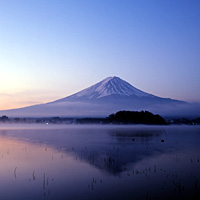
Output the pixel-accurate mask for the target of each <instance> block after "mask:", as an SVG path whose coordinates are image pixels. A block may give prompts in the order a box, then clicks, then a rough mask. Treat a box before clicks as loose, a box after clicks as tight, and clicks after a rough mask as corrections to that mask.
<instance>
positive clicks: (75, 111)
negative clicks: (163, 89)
mask: <svg viewBox="0 0 200 200" xmlns="http://www.w3.org/2000/svg"><path fill="white" fill-rule="evenodd" d="M187 106H188V103H186V102H183V101H178V100H174V99H169V98H161V97H157V96H155V95H152V94H149V93H146V92H143V91H141V90H139V89H137V88H135V87H134V86H132V85H131V84H129V83H128V82H126V81H124V80H122V79H120V78H119V77H108V78H106V79H104V80H102V81H100V82H98V83H97V84H95V85H92V86H91V87H88V88H86V89H84V90H81V91H80V92H77V93H75V94H73V95H70V96H67V97H65V98H62V99H58V100H56V101H53V102H49V103H46V104H40V105H35V106H29V107H25V108H19V109H12V110H5V111H0V115H8V116H15V117H18V116H20V117H22V116H23V117H36V116H37V117H39V116H42V117H44V116H66V117H71V116H73V117H75V116H76V117H83V116H84V117H85V116H88V117H93V116H102V117H103V116H107V115H109V114H110V113H113V112H117V111H119V110H135V111H137V110H138V111H140V110H148V111H150V112H153V113H157V114H162V115H177V114H180V111H183V110H185V111H187V108H186V107H187Z"/></svg>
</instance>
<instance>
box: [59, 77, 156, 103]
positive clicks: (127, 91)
mask: <svg viewBox="0 0 200 200" xmlns="http://www.w3.org/2000/svg"><path fill="white" fill-rule="evenodd" d="M111 95H120V96H136V97H153V95H151V94H148V93H145V92H143V91H141V90H139V89H137V88H135V87H133V86H132V85H130V84H129V83H127V82H126V81H124V80H122V79H120V78H118V77H108V78H106V79H104V80H102V81H100V82H99V83H97V84H95V85H93V86H91V87H89V88H86V89H84V90H82V91H80V92H78V93H75V94H73V95H71V96H69V97H66V98H63V99H61V100H58V101H66V100H75V101H76V100H77V99H87V100H97V99H100V98H102V97H107V96H111Z"/></svg>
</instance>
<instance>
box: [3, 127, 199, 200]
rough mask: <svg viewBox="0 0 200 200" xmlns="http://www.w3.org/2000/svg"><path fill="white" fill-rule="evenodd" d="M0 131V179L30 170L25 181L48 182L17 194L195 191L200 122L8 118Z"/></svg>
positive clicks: (153, 195) (122, 195) (194, 194)
mask: <svg viewBox="0 0 200 200" xmlns="http://www.w3.org/2000/svg"><path fill="white" fill-rule="evenodd" d="M0 138H1V141H4V142H1V143H2V145H1V146H2V149H1V148H0V150H1V152H0V153H1V154H2V158H1V162H3V163H4V165H5V166H4V165H2V166H1V168H0V170H1V171H0V176H1V179H2V180H4V179H5V182H7V183H9V181H11V180H10V178H9V177H10V174H12V176H13V177H12V178H13V179H15V180H16V179H17V180H19V178H20V177H23V179H24V180H25V179H26V178H25V177H26V176H25V174H26V173H27V171H30V173H29V178H27V180H29V179H30V180H32V181H35V180H34V178H35V179H36V178H37V181H39V182H40V184H41V186H42V188H43V187H44V188H45V189H44V188H43V194H42V195H41V194H39V193H38V196H37V195H36V194H37V192H35V191H39V190H40V189H39V188H37V187H36V186H34V187H33V188H32V190H31V188H29V193H26V192H25V191H23V192H22V191H21V192H19V194H18V195H19V196H18V197H20V198H21V199H23V198H25V197H29V195H28V194H30V193H31V191H32V192H33V193H35V195H36V196H34V195H33V197H35V198H36V197H37V198H44V197H45V198H47V196H48V199H54V198H55V197H56V198H57V199H66V198H67V197H68V199H80V198H81V199H133V198H136V199H168V198H170V199H177V198H180V199H188V198H190V199H198V198H199V192H200V190H199V189H200V183H199V179H200V173H199V167H200V163H199V159H200V147H199V142H200V127H193V126H191V127H189V126H171V127H170V126H169V127H167V126H94V125H92V126H86V125H78V126H72V125H69V126H46V127H44V126H36V125H35V126H33V127H31V126H28V125H27V126H25V125H24V126H23V127H20V126H13V127H12V125H11V126H6V127H2V128H1V130H0ZM6 143H7V146H6ZM3 144H5V145H3ZM20 144H21V145H22V146H23V148H24V150H23V151H22V147H21V146H20V147H19V145H20ZM13 145H14V146H13ZM3 146H5V147H3ZM14 148H15V150H12V149H14ZM25 148H26V149H28V150H27V151H25ZM17 149H18V150H17ZM20 149H21V150H20ZM6 151H7V152H6ZM8 152H9V153H8ZM34 152H35V153H34ZM36 152H37V153H36ZM12 156H13V157H12ZM32 156H33V157H32ZM8 158H9V159H10V160H9V159H8ZM30 158H32V159H30ZM6 159H7V160H6ZM24 166H26V167H24ZM21 168H24V172H23V171H21V170H20V169H21ZM8 169H10V171H9V172H8ZM3 171H4V172H5V171H6V173H5V176H4V177H3V176H2V173H3ZM50 172H51V173H50ZM38 173H39V174H40V175H39V178H38ZM48 174H51V176H50V175H48ZM50 180H51V181H50ZM53 180H57V182H56V183H55V182H54V181H53ZM50 182H52V183H51V185H54V187H53V186H51V187H52V188H49V189H48V190H49V192H48V190H47V188H48V187H49V185H50ZM47 183H48V184H47ZM75 183H76V184H75ZM20 184H21V186H22V187H23V186H24V184H26V183H25V182H23V180H20ZM64 186H65V187H64ZM4 187H6V186H5V185H4ZM13 187H14V188H15V187H16V186H13ZM26 187H28V186H26ZM66 187H67V188H68V190H67V191H66V190H65V189H64V188H66ZM108 188H109V189H108ZM15 189H16V188H15ZM50 189H51V190H50ZM16 190H17V189H16ZM76 190H79V193H78V194H77V192H76ZM5 191H8V190H6V189H5ZM50 191H51V193H50ZM91 192H92V193H91ZM44 193H45V195H44ZM3 194H4V195H5V196H6V193H3ZM47 194H48V195H47ZM20 195H21V196H20ZM40 195H41V196H40ZM0 197H4V196H1V195H0ZM11 197H12V196H10V198H9V199H14V198H11ZM29 199H30V198H29ZM33 199H34V198H33Z"/></svg>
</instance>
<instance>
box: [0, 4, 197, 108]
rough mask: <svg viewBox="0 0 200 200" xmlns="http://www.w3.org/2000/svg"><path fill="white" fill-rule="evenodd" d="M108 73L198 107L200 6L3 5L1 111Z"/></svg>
mask: <svg viewBox="0 0 200 200" xmlns="http://www.w3.org/2000/svg"><path fill="white" fill-rule="evenodd" d="M108 76H119V77H120V78H122V79H124V80H126V81H128V82H129V83H131V84H132V85H133V86H135V87H137V88H138V89H141V90H143V91H145V92H148V93H152V94H154V95H157V96H161V97H169V98H174V99H180V100H185V101H190V102H200V89H199V88H200V1H199V0H0V109H9V108H17V107H23V106H27V105H33V104H38V103H44V102H49V101H53V100H56V99H59V98H62V97H65V96H68V95H70V94H72V93H75V92H77V91H79V90H81V89H84V88H86V87H88V86H90V85H92V84H94V83H96V82H98V81H100V80H102V79H104V78H106V77H108Z"/></svg>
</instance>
